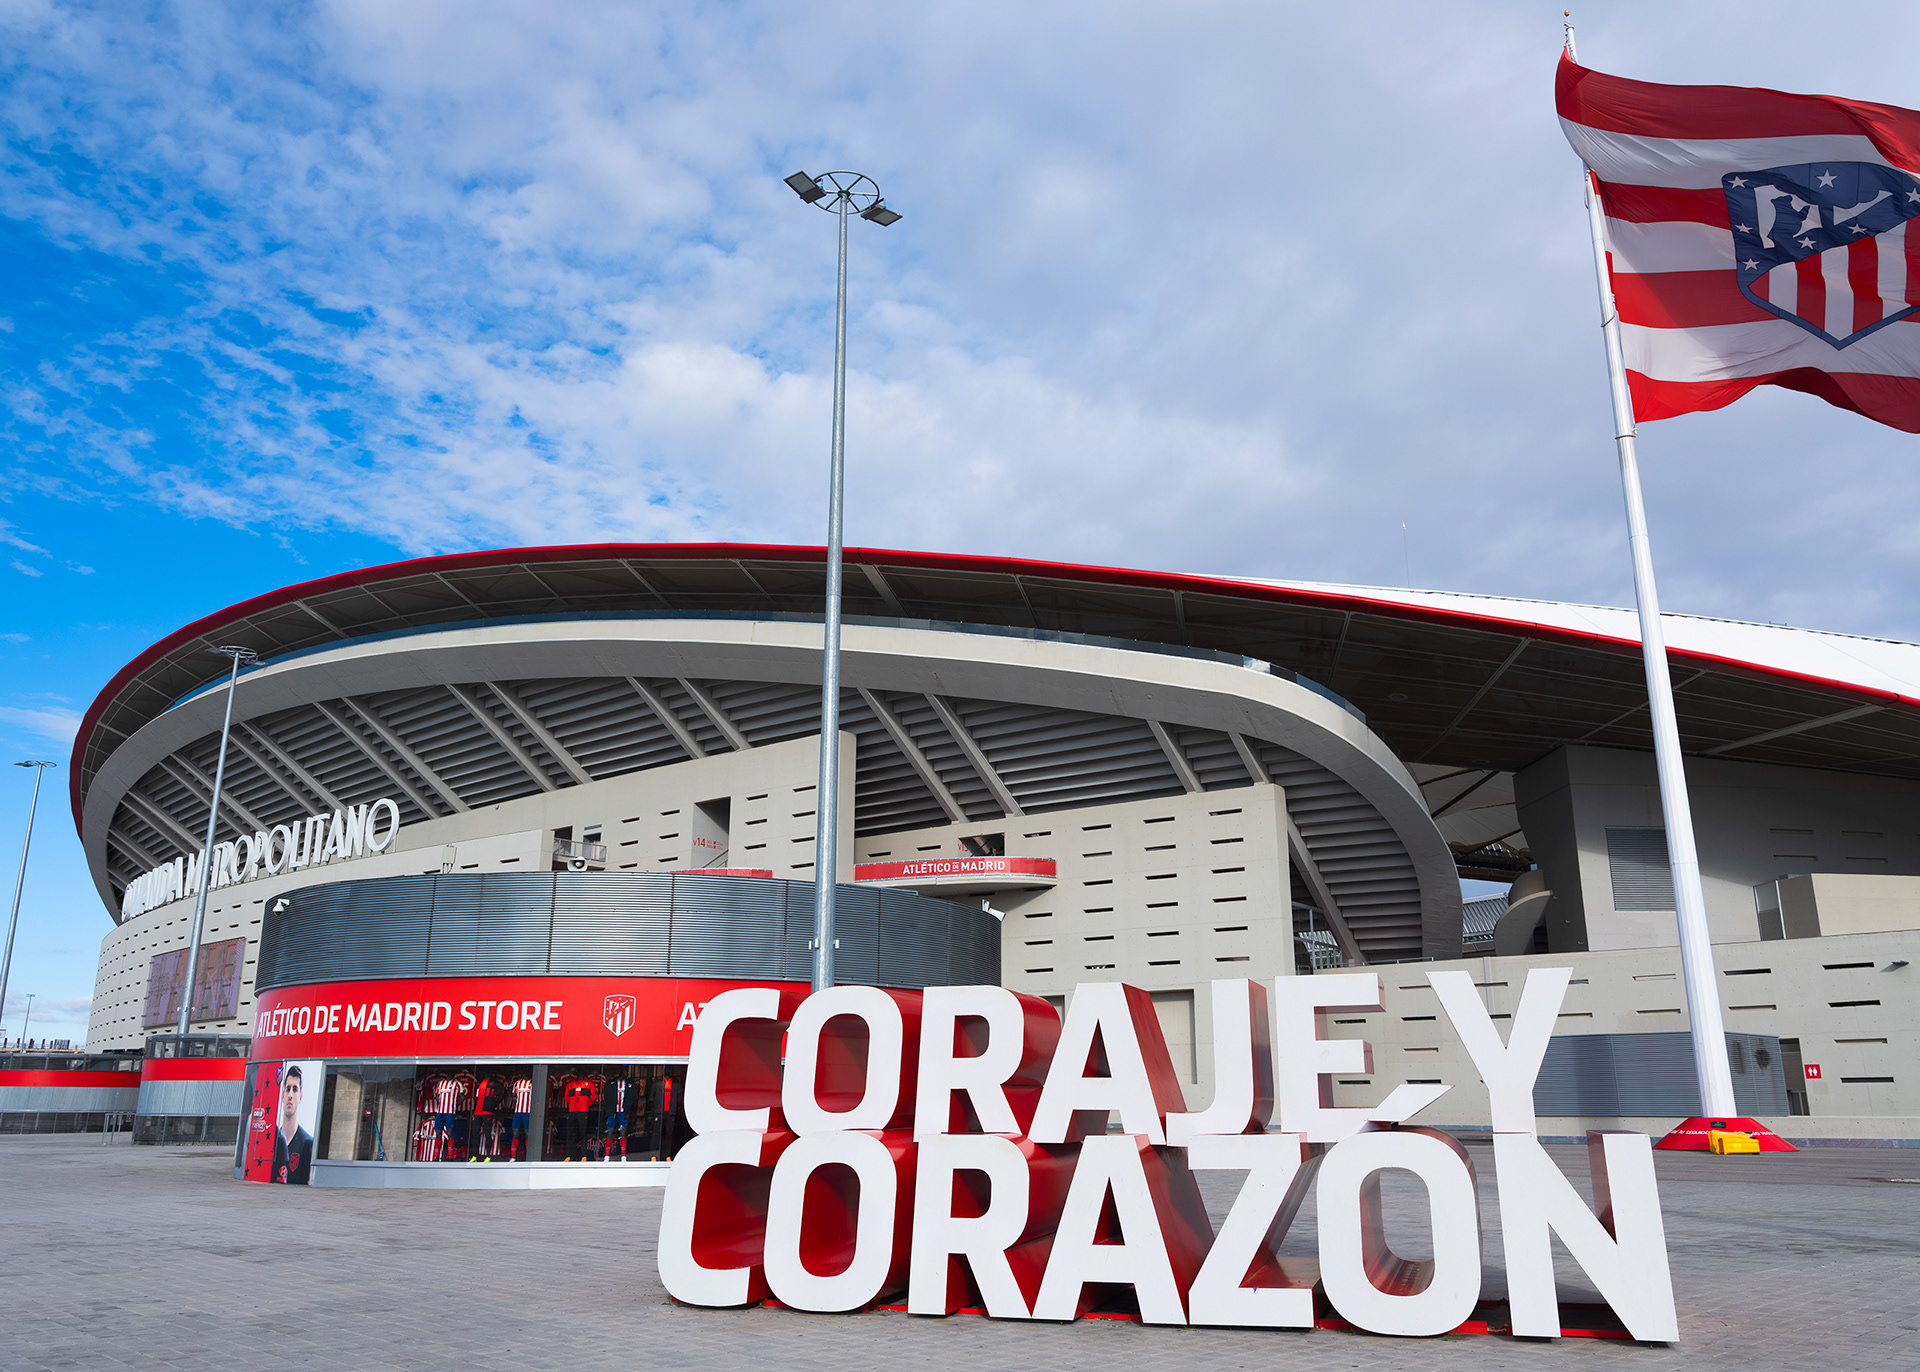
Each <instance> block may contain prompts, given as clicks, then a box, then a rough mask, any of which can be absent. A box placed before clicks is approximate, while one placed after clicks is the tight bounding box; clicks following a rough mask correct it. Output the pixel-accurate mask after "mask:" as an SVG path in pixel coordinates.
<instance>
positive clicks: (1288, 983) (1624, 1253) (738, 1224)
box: [658, 968, 1679, 1342]
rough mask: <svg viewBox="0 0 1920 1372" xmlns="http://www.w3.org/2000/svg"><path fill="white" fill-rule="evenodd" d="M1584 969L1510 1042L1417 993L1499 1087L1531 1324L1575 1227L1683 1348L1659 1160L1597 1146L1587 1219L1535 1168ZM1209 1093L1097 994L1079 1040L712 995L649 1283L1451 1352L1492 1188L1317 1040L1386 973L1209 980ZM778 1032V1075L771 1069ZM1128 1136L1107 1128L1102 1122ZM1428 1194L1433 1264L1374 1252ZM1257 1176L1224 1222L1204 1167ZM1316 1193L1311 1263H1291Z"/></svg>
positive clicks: (1517, 1020) (1023, 1027) (955, 1014)
mask: <svg viewBox="0 0 1920 1372" xmlns="http://www.w3.org/2000/svg"><path fill="white" fill-rule="evenodd" d="M1570 975H1571V974H1570V972H1569V970H1568V969H1566V968H1536V969H1534V970H1533V971H1531V972H1530V973H1529V974H1528V976H1527V982H1526V987H1525V989H1524V991H1523V992H1522V995H1521V998H1520V1004H1519V1006H1518V1008H1517V1009H1516V1010H1515V1012H1514V1016H1513V1019H1512V1021H1511V1025H1512V1027H1511V1030H1510V1032H1509V1033H1508V1035H1507V1037H1506V1039H1505V1040H1502V1038H1501V1035H1500V1032H1499V1030H1498V1029H1497V1028H1496V1027H1495V1026H1494V1023H1493V1021H1492V1019H1491V1018H1490V1017H1489V1015H1488V1013H1487V1010H1486V1007H1485V1006H1484V1005H1483V1004H1482V1002H1481V1000H1480V996H1479V993H1478V992H1477V991H1476V990H1475V988H1474V985H1473V978H1472V975H1471V974H1470V973H1467V972H1460V971H1429V972H1428V973H1427V978H1428V980H1429V982H1430V983H1431V984H1432V986H1433V988H1434V990H1435V991H1436V992H1437V993H1438V998H1439V1001H1440V1004H1441V1007H1442V1009H1443V1010H1444V1011H1445V1013H1446V1016H1447V1018H1448V1019H1449V1021H1451V1023H1452V1025H1453V1028H1454V1031H1455V1032H1456V1033H1457V1034H1458V1035H1459V1036H1460V1039H1461V1042H1462V1045H1463V1046H1464V1047H1465V1049H1466V1050H1467V1052H1468V1054H1469V1056H1470V1057H1471V1058H1472V1059H1473V1062H1474V1066H1475V1068H1476V1069H1477V1070H1478V1072H1479V1074H1480V1077H1481V1080H1482V1081H1483V1082H1485V1084H1486V1087H1487V1093H1488V1099H1489V1104H1490V1107H1491V1114H1492V1122H1493V1149H1492V1153H1493V1168H1494V1179H1493V1181H1494V1187H1495V1192H1496V1197H1497V1211H1498V1215H1499V1223H1500V1229H1501V1232H1502V1239H1503V1243H1504V1246H1505V1252H1506V1258H1507V1274H1508V1296H1509V1301H1510V1304H1511V1315H1512V1329H1513V1333H1514V1334H1515V1335H1517V1336H1520V1337H1554V1336H1557V1335H1558V1334H1559V1333H1560V1331H1561V1323H1560V1310H1559V1303H1558V1295H1557V1292H1556V1289H1555V1286H1554V1278H1553V1249H1552V1243H1551V1238H1550V1236H1557V1237H1558V1238H1559V1239H1560V1242H1561V1244H1562V1245H1563V1247H1564V1248H1565V1249H1566V1251H1567V1252H1568V1253H1569V1254H1570V1255H1571V1256H1572V1258H1573V1259H1574V1261H1575V1262H1577V1263H1578V1264H1579V1265H1580V1267H1581V1268H1582V1269H1583V1270H1584V1272H1585V1273H1586V1275H1587V1277H1588V1279H1589V1280H1590V1281H1591V1282H1592V1283H1593V1285H1594V1286H1595V1288H1597V1289H1598V1290H1599V1292H1600V1294H1601V1295H1602V1296H1603V1297H1604V1298H1605V1299H1606V1301H1607V1302H1608V1303H1609V1304H1610V1305H1611V1306H1612V1308H1613V1310H1614V1312H1615V1314H1617V1315H1618V1316H1619V1318H1620V1320H1621V1321H1622V1323H1624V1324H1625V1326H1626V1328H1627V1331H1628V1333H1629V1334H1631V1335H1632V1337H1634V1338H1636V1339H1641V1340H1648V1341H1669V1342H1670V1341H1673V1340H1675V1339H1677V1338H1678V1336H1679V1332H1678V1326H1677V1322H1676V1317H1675V1311H1674V1303H1673V1284H1672V1280H1671V1277H1670V1275H1669V1271H1668V1265H1667V1245H1666V1232H1665V1228H1664V1224H1663V1222H1662V1219H1661V1214H1660V1202H1659V1195H1658V1192H1657V1189H1656V1186H1655V1181H1654V1173H1653V1154H1652V1149H1651V1146H1650V1140H1649V1139H1648V1137H1647V1136H1646V1135H1644V1134H1637V1133H1628V1132H1622V1131H1612V1130H1593V1131H1591V1132H1589V1133H1588V1135H1587V1155H1588V1164H1589V1167H1590V1169H1591V1172H1592V1180H1593V1194H1594V1197H1595V1202H1596V1208H1591V1209H1590V1208H1589V1207H1588V1205H1587V1204H1586V1202H1585V1201H1584V1200H1582V1199H1581V1197H1580V1194H1579V1193H1578V1192H1577V1191H1576V1190H1575V1189H1574V1187H1573V1185H1572V1183H1570V1182H1569V1181H1568V1180H1567V1178H1566V1177H1565V1176H1564V1175H1563V1174H1562V1173H1561V1171H1560V1169H1559V1168H1558V1167H1557V1166H1555V1164H1554V1163H1553V1161H1552V1159H1551V1158H1550V1157H1548V1155H1547V1153H1546V1150H1545V1149H1544V1148H1543V1147H1542V1146H1541V1144H1540V1141H1539V1138H1538V1135H1537V1133H1536V1128H1535V1118H1534V1112H1533V1084H1534V1080H1535V1078H1536V1077H1537V1076H1538V1074H1539V1071H1540V1063H1541V1059H1542V1058H1543V1057H1544V1055H1545V1053H1546V1048H1547V1042H1548V1039H1549V1038H1550V1037H1551V1036H1552V1033H1553V1026H1554V1021H1555V1018H1556V1017H1557V1015H1558V1014H1559V1011H1560V1005H1561V1002H1562V1000H1563V999H1564V997H1565V995H1566V990H1567V984H1568V979H1569V977H1570ZM1212 990H1213V1030H1214V1080H1215V1089H1214V1099H1213V1101H1212V1103H1211V1104H1209V1105H1208V1106H1207V1108H1206V1109H1204V1110H1197V1111H1189V1110H1187V1109H1186V1108H1185V1102H1184V1099H1183V1097H1182V1094H1181V1091H1180V1085H1179V1080H1178V1078H1177V1076H1176V1074H1175V1072H1174V1069H1173V1064H1172V1060H1171V1058H1170V1056H1169V1054H1168V1052H1167V1046H1166V1042H1165V1040H1164V1038H1163V1037H1162V1035H1161V1031H1160V1022H1159V1018H1158V1015H1157V1014H1156V1013H1155V1011H1154V1007H1153V1002H1152V999H1151V997H1150V996H1149V995H1148V994H1147V993H1146V992H1145V991H1142V990H1140V989H1139V988H1137V987H1133V986H1127V985H1123V984H1121V983H1118V982H1096V983H1087V984H1083V985H1081V986H1079V987H1077V988H1076V990H1075V993H1074V996H1073V999H1072V1002H1071V1004H1070V1006H1069V1008H1068V1011H1067V1014H1066V1016H1065V1019H1064V1021H1063V1020H1062V1018H1061V1016H1060V1013H1059V1012H1058V1011H1057V1010H1055V1009H1054V1008H1053V1006H1051V1005H1049V1004H1048V1003H1047V1002H1046V1001H1044V1000H1041V999H1039V998H1037V997H1034V996H1029V995H1023V994H1021V993H1018V992H1015V991H1011V990H1008V989H1006V988H1004V987H999V986H941V987H928V988H927V989H926V990H924V991H895V990H885V989H881V988H877V987H870V986H835V987H832V988H830V989H828V990H824V991H817V992H814V993H812V994H808V993H807V992H805V991H804V990H801V989H798V988H779V987H761V988H752V989H739V990H731V991H726V992H723V993H722V994H720V995H718V996H715V997H714V998H713V999H712V1000H711V1001H710V1002H708V1004H707V1005H706V1007H705V1008H704V1009H703V1010H702V1011H701V1012H700V1015H699V1018H698V1019H697V1021H696V1022H695V1024H694V1027H693V1043H692V1048H691V1053H690V1060H689V1065H688V1070H687V1087H686V1098H685V1110H686V1116H687V1122H688V1124H689V1125H690V1126H691V1127H692V1128H693V1129H694V1130H695V1131H696V1133H697V1137H696V1138H694V1139H693V1140H691V1141H690V1142H689V1143H687V1144H686V1145H685V1146H684V1147H683V1148H682V1149H681V1151H680V1153H679V1154H678V1155H677V1156H676V1157H675V1158H674V1161H673V1168H672V1172H671V1174H670V1176H669V1179H668V1184H667V1194H666V1199H665V1203H664V1205H663V1207H662V1213H661V1219H660V1239H659V1246H658V1251H659V1266H660V1277H661V1280H662V1282H663V1283H664V1284H665V1286H666V1288H667V1290H668V1292H669V1293H670V1294H671V1295H672V1296H673V1297H674V1298H675V1299H677V1300H680V1301H685V1302H687V1303H689V1304H694V1305H706V1306H739V1305H748V1304H752V1303H754V1302H757V1301H762V1300H765V1299H767V1298H768V1297H772V1298H774V1299H776V1300H778V1301H779V1302H780V1303H781V1304H783V1305H787V1306H791V1307H793V1308H795V1309H799V1310H808V1311H820V1312H832V1311H847V1310H859V1309H862V1308H865V1307H867V1306H869V1305H872V1304H873V1303H875V1302H876V1301H879V1300H881V1299H883V1298H885V1297H887V1296H889V1295H893V1294H897V1293H902V1292H904V1294H905V1297H906V1305H907V1309H908V1310H909V1311H910V1312H911V1313H914V1314H921V1315H946V1314H952V1313H953V1312H955V1311H957V1310H960V1309H962V1308H972V1307H981V1308H984V1309H985V1311H986V1313H987V1314H988V1315H990V1316H992V1317H994V1318H997V1319H1034V1320H1059V1321H1070V1320H1073V1319H1076V1318H1078V1317H1079V1316H1081V1315H1084V1314H1086V1313H1088V1311H1089V1310H1091V1309H1092V1308H1093V1307H1094V1305H1095V1304H1097V1303H1098V1302H1100V1301H1101V1300H1103V1299H1105V1298H1107V1297H1108V1296H1109V1295H1110V1294H1113V1289H1114V1288H1116V1287H1125V1288H1130V1289H1131V1293H1132V1295H1133V1297H1134V1299H1135V1300H1136V1301H1137V1303H1138V1306H1139V1310H1140V1315H1141V1318H1142V1319H1143V1320H1144V1321H1145V1322H1147V1323H1149V1324H1196V1325H1217V1326H1240V1327H1249V1328H1311V1327H1312V1326H1313V1325H1314V1322H1315V1311H1314V1300H1315V1293H1316V1290H1317V1291H1318V1292H1319V1294H1320V1295H1322V1296H1323V1297H1324V1298H1325V1299H1326V1301H1327V1302H1328V1303H1329V1304H1331V1306H1332V1307H1333V1309H1334V1310H1335V1311H1336V1312H1337V1313H1338V1315H1339V1316H1340V1318H1341V1319H1342V1320H1343V1321H1345V1322H1346V1323H1348V1324H1351V1325H1354V1326H1357V1327H1358V1328H1360V1329H1365V1330H1370V1331H1372V1332H1374V1333H1379V1334H1394V1335H1409V1336H1433V1335H1439V1334H1444V1333H1448V1332H1450V1331H1452V1330H1454V1329H1456V1328H1458V1327H1459V1326H1461V1325H1462V1324H1463V1323H1465V1322H1466V1321H1467V1320H1468V1318H1469V1317H1470V1316H1471V1314H1472V1312H1473V1308H1474V1306H1475V1304H1476V1303H1477V1302H1478V1301H1479V1299H1480V1291H1481V1251H1482V1245H1481V1232H1480V1207H1479V1198H1478V1178H1477V1177H1476V1174H1475V1169H1474V1165H1473V1163H1472V1161H1471V1160H1469V1158H1468V1157H1467V1154H1466V1151H1465V1150H1464V1149H1463V1148H1461V1147H1460V1145H1459V1144H1458V1143H1457V1142H1456V1141H1455V1140H1454V1139H1453V1138H1452V1137H1451V1136H1449V1135H1448V1134H1446V1133H1443V1132H1441V1131H1439V1130H1435V1129H1427V1128H1422V1127H1419V1126H1414V1125H1409V1124H1407V1121H1408V1120H1410V1119H1412V1118H1413V1117H1414V1116H1415V1115H1417V1114H1418V1113H1419V1112H1420V1111H1422V1110H1424V1109H1426V1108H1427V1107H1428V1106H1429V1105H1431V1104H1433V1102H1434V1101H1436V1100H1438V1099H1439V1098H1440V1096H1442V1095H1443V1094H1445V1092H1446V1091H1448V1090H1449V1089H1451V1088H1450V1087H1447V1086H1432V1085H1417V1086H1416V1085H1407V1086H1400V1087H1397V1088H1395V1089H1394V1091H1393V1092H1391V1093H1390V1094H1389V1095H1388V1096H1387V1098H1386V1099H1385V1100H1384V1101H1382V1102H1381V1103H1380V1104H1379V1105H1376V1106H1369V1107H1360V1108H1339V1109H1336V1108H1334V1107H1333V1106H1332V1104H1331V1092H1330V1090H1329V1082H1328V1078H1329V1077H1330V1076H1332V1075H1335V1074H1351V1073H1364V1072H1368V1071H1370V1070H1371V1056H1372V1053H1371V1048H1370V1046H1369V1045H1368V1044H1367V1043H1365V1042H1364V1041H1362V1040H1358V1039H1327V1038H1325V1037H1323V1036H1322V1034H1321V1032H1320V1031H1321V1029H1322V1028H1323V1027H1324V1017H1325V1016H1326V1015H1328V1014H1330V1013H1342V1012H1355V1011H1358V1012H1367V1011H1372V1012H1376V1013H1377V1012H1378V1011H1380V1010H1381V1008H1382V1005H1381V989H1380V978H1379V976H1378V975H1377V974H1375V973H1350V974H1344V975H1335V976H1317V977H1277V978H1275V979H1274V980H1273V981H1272V982H1271V983H1270V984H1268V983H1261V982H1254V981H1248V980H1244V979H1241V980H1225V981H1216V982H1214V983H1213V988H1212ZM783 1039H784V1065H783V1061H782V1059H783ZM1116 1117H1117V1125H1118V1129H1117V1132H1114V1131H1113V1129H1112V1126H1113V1124H1114V1123H1115V1121H1116ZM1390 1169H1391V1170H1400V1171H1405V1172H1410V1173H1412V1174H1413V1175H1414V1176H1416V1177H1417V1178H1419V1180H1420V1181H1421V1183H1422V1184H1423V1186H1424V1187H1425V1191H1426V1205H1427V1207H1428V1211H1429V1217H1430V1219H1431V1224H1432V1234H1433V1244H1432V1256H1431V1257H1430V1258H1427V1259H1424V1260H1412V1259H1407V1258H1403V1257H1401V1256H1399V1255H1398V1254H1396V1253H1395V1252H1394V1251H1393V1250H1392V1249H1391V1247H1390V1246H1389V1245H1388V1243H1387V1240H1386V1237H1385V1235H1386V1228H1385V1215H1384V1208H1383V1204H1382V1195H1381V1184H1380V1183H1381V1174H1382V1173H1383V1172H1385V1171H1388V1170H1390ZM1215 1170H1220V1171H1241V1172H1245V1173H1246V1179H1245V1181H1244V1182H1243V1183H1242V1185H1241V1188H1240V1192H1239V1195H1238V1196H1237V1198H1236V1199H1235V1201H1234V1203H1233V1206H1232V1208H1231V1209H1230V1210H1229V1212H1228V1214H1227V1216H1226V1218H1225V1220H1224V1221H1223V1223H1222V1224H1221V1226H1220V1228H1219V1230H1218V1232H1215V1230H1214V1228H1213V1226H1212V1224H1211V1222H1210V1220H1209V1219H1208V1216H1207V1211H1206V1208H1205V1206H1204V1205H1203V1204H1202V1202H1201V1198H1200V1191H1199V1187H1198V1185H1197V1183H1196V1181H1195V1175H1196V1174H1197V1173H1199V1172H1205V1171H1215ZM1309 1190H1311V1191H1312V1193H1313V1195H1314V1197H1315V1201H1316V1205H1315V1209H1316V1212H1317V1230H1318V1233H1317V1241H1318V1253H1317V1255H1316V1256H1314V1257H1305V1256H1296V1255H1293V1254H1286V1255H1282V1254H1281V1252H1280V1248H1281V1246H1282V1243H1283V1241H1284V1240H1285V1239H1286V1236H1287V1233H1288V1231H1289V1229H1290V1228H1291V1227H1292V1225H1293V1223H1294V1220H1295V1218H1296V1216H1297V1215H1298V1213H1299V1210H1300V1206H1301V1204H1302V1203H1303V1202H1304V1200H1305V1199H1306V1197H1307V1195H1308V1192H1309Z"/></svg>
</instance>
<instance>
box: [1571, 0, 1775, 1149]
mask: <svg viewBox="0 0 1920 1372" xmlns="http://www.w3.org/2000/svg"><path fill="white" fill-rule="evenodd" d="M1566 30H1567V56H1568V57H1571V58H1574V60H1575V61H1578V60H1579V59H1578V57H1577V56H1576V55H1575V52H1574V47H1573V25H1572V24H1568V25H1567V26H1566ZM1582 171H1583V173H1584V175H1583V180H1584V182H1585V185H1586V199H1587V229H1588V232H1589V233H1590V235H1591V236H1592V239H1593V272H1594V282H1595V284H1596V285H1597V286H1598V288H1599V292H1600V328H1601V332H1602V334H1603V336H1604V337H1605V339H1606V345H1607V380H1608V383H1609V385H1610V388H1611V390H1612V393H1613V441H1614V444H1615V446H1616V447H1617V448H1618V450H1619V454H1620V487H1621V494H1622V495H1623V497H1624V498H1625V501H1626V506H1627V544H1628V547H1629V548H1630V549H1631V551H1632V554H1633V595H1634V600H1635V602H1636V604H1637V605H1638V607H1639V611H1640V655H1641V657H1642V658H1643V659H1644V660H1645V662H1646V668H1647V703H1648V709H1649V713H1650V714H1651V716H1652V720H1653V756H1654V763H1655V766H1656V768H1657V770H1658V772H1659V775H1660V808H1661V810H1662V811H1663V812H1664V814H1665V816H1666V821H1667V857H1668V860H1669V861H1670V862H1671V863H1672V865H1673V903H1674V915H1675V918H1676V920H1677V922H1678V924H1679V926H1680V972H1681V977H1682V979H1683V980H1684V981H1685V982H1686V988H1687V1019H1688V1021H1689V1022H1690V1024H1691V1026H1692V1030H1693V1066H1694V1072H1695V1073H1696V1075H1697V1076H1698V1078H1699V1081H1700V1109H1701V1110H1702V1111H1703V1112H1704V1113H1705V1114H1706V1115H1708V1116H1709V1117H1711V1118H1715V1119H1725V1118H1728V1117H1732V1116H1737V1115H1738V1114H1739V1110H1738V1109H1737V1107H1736V1106H1735V1104H1734V1099H1733V1073H1732V1071H1731V1069H1729V1067H1728V1066H1727V1035H1726V1025H1725V1022H1724V1021H1723V1020H1722V1018H1721V1015H1720V987H1719V984H1718V980H1717V977H1716V975H1715V973H1714V967H1713V936H1712V932H1711V930H1709V929H1708V927H1707V902H1706V893H1705V892H1704V890H1703V889H1702V888H1701V885H1700V855H1699V852H1698V850H1697V849H1696V848H1695V846H1694V840H1693V806H1692V804H1691V803H1690V802H1689V801H1688V799H1687V773H1686V763H1685V759H1684V758H1683V757H1682V756H1681V753H1680V726H1679V723H1678V721H1677V719H1676V717H1675V715H1674V708H1673V677H1672V675H1671V674H1670V673H1669V672H1668V670H1667V641H1666V634H1665V631H1664V630H1663V628H1662V627H1661V624H1660V592H1659V590H1658V589H1657V588H1656V587H1655V586H1654V582H1653V548H1652V545H1651V543H1650V542H1649V541H1648V538H1647V511H1646V506H1645V504H1644V503H1643V501H1642V499H1641V495H1640V462H1639V458H1638V457H1637V455H1636V454H1635V451H1634V425H1633V395H1632V393H1631V392H1630V391H1629V390H1628V389H1627V367H1626V360H1625V355H1624V353H1623V352H1622V351H1621V347H1620V315H1619V312H1618V311H1617V310H1616V309H1615V308H1614V301H1613V287H1612V285H1611V283H1610V282H1609V280H1608V277H1607V248H1606V224H1605V222H1604V218H1603V215H1602V213H1601V208H1600V193H1599V190H1598V187H1597V186H1596V184H1595V181H1594V175H1593V171H1592V169H1591V168H1582Z"/></svg>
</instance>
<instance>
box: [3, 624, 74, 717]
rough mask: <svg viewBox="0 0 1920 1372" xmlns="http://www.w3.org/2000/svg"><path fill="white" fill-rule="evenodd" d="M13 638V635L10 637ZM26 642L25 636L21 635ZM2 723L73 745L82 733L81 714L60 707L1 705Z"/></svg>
mask: <svg viewBox="0 0 1920 1372" xmlns="http://www.w3.org/2000/svg"><path fill="white" fill-rule="evenodd" d="M9 637H13V635H9ZM19 637H20V638H22V639H23V640H24V638H25V635H19ZM0 723H4V724H12V725H14V726H16V727H18V728H21V729H25V730H26V731H27V732H29V733H33V734H38V735H39V736H40V737H42V738H50V739H53V740H55V741H56V742H59V743H72V742H73V736H74V735H75V734H76V733H78V732H79V731H80V712H79V711H78V710H65V709H60V708H58V707H54V708H48V709H39V710H29V709H21V708H19V707H18V706H13V705H0Z"/></svg>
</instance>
